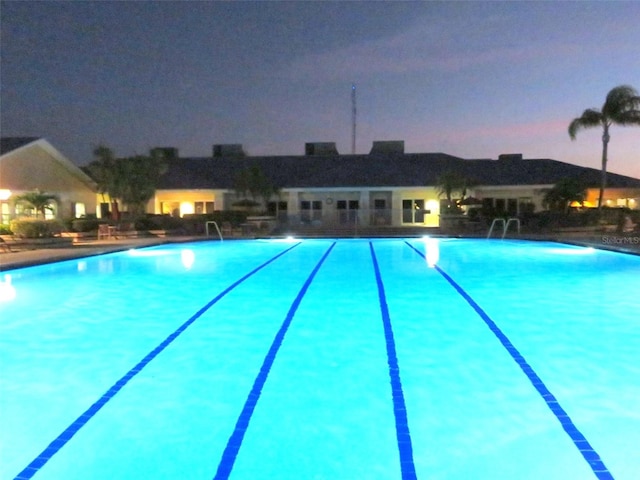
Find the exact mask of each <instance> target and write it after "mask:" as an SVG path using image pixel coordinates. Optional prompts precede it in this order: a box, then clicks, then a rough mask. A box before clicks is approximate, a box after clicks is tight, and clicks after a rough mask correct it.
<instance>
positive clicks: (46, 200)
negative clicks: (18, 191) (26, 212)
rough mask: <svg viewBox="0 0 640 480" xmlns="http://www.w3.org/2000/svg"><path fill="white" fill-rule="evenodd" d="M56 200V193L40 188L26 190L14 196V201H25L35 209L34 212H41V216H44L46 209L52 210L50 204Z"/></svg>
mask: <svg viewBox="0 0 640 480" xmlns="http://www.w3.org/2000/svg"><path fill="white" fill-rule="evenodd" d="M58 201H59V199H58V196H57V195H54V194H51V193H45V192H41V191H40V190H34V191H33V192H26V193H23V194H22V195H19V196H17V197H16V203H26V204H27V205H29V206H31V207H32V208H33V209H34V210H35V211H36V214H37V213H40V214H42V218H45V217H46V213H47V210H50V211H53V210H54V207H53V206H52V204H53V203H55V202H58Z"/></svg>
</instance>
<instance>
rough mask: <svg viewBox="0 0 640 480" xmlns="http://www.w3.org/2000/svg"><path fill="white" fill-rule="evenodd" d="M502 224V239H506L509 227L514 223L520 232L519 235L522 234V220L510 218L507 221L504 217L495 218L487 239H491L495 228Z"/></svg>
mask: <svg viewBox="0 0 640 480" xmlns="http://www.w3.org/2000/svg"><path fill="white" fill-rule="evenodd" d="M499 223H501V224H502V236H501V237H500V238H501V239H504V237H505V236H506V235H507V231H508V230H509V225H511V224H512V223H514V224H515V225H516V227H517V230H518V234H520V219H519V218H517V217H510V218H508V219H507V220H505V219H504V218H502V217H497V218H494V219H493V221H492V222H491V227H489V233H487V238H491V234H492V233H493V229H494V227H495V226H496V225H497V224H499Z"/></svg>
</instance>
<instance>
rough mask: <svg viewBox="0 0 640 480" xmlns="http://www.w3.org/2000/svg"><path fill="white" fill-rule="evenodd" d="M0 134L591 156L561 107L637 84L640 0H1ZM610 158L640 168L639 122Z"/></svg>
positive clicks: (116, 145)
mask: <svg viewBox="0 0 640 480" xmlns="http://www.w3.org/2000/svg"><path fill="white" fill-rule="evenodd" d="M0 15H1V21H2V31H1V35H2V37H1V41H2V43H1V48H2V52H1V56H0V61H1V65H0V66H1V70H0V74H1V79H0V80H1V86H2V89H1V98H0V100H1V105H0V107H1V120H2V123H1V125H0V127H1V128H2V135H3V136H32V135H33V136H43V137H45V138H47V139H48V140H49V141H50V142H51V143H52V144H53V145H54V146H55V147H56V148H58V149H59V150H60V151H62V152H63V153H64V154H65V155H67V156H68V157H69V158H70V159H72V160H73V161H75V162H76V163H78V164H84V163H87V162H88V161H90V160H91V151H92V149H93V147H94V146H95V145H97V144H100V143H104V144H106V145H108V146H110V147H112V148H113V149H114V150H115V152H116V154H117V155H119V156H126V155H132V154H134V153H146V152H147V151H148V149H149V148H150V147H153V146H174V147H177V148H178V149H179V150H180V154H181V156H206V155H210V153H211V145H212V144H214V143H242V144H243V145H244V147H245V150H246V151H247V153H249V154H251V155H268V154H274V155H280V154H282V155H287V154H296V155H299V154H303V153H304V143H305V142H312V141H316V142H336V144H337V146H338V150H339V152H340V153H350V152H351V84H352V82H355V84H356V85H357V110H358V115H357V145H356V151H357V153H367V152H368V151H369V150H370V148H371V143H372V142H373V141H374V140H404V141H405V150H406V151H407V152H445V153H449V154H452V155H458V156H461V157H465V158H497V156H498V155H499V154H501V153H523V154H524V156H525V158H538V157H543V158H554V159H557V160H562V161H566V162H570V163H575V164H579V165H586V166H592V167H596V168H599V167H600V155H601V141H600V137H601V131H600V130H599V129H592V130H586V131H583V132H580V133H579V134H578V138H577V140H576V141H574V142H572V141H571V140H570V139H569V136H568V134H567V126H568V124H569V122H570V121H571V120H572V119H573V118H574V117H576V116H579V115H580V114H581V113H582V111H583V110H584V109H585V108H589V107H595V108H600V107H601V106H602V103H603V102H604V99H605V96H606V94H607V92H608V91H609V90H610V89H611V88H613V87H615V86H617V85H621V84H630V85H632V86H634V87H635V88H636V89H640V28H639V27H638V25H639V24H640V2H638V1H631V2H585V1H583V2H443V3H440V2H331V3H329V2H195V1H181V2H166V1H164V2H145V1H136V2H108V1H102V2H81V1H74V2H56V1H51V2H34V1H20V2H18V1H12V2H4V1H3V2H2V10H1V11H0ZM609 153H610V163H609V170H610V171H612V172H616V173H622V174H626V175H631V176H635V177H638V178H640V128H638V127H626V128H623V127H614V128H613V130H612V133H611V144H610V151H609Z"/></svg>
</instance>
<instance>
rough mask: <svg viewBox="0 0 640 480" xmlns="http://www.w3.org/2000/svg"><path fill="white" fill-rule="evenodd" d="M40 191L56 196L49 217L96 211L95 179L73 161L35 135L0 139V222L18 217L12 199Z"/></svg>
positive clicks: (20, 209)
mask: <svg viewBox="0 0 640 480" xmlns="http://www.w3.org/2000/svg"><path fill="white" fill-rule="evenodd" d="M34 190H40V191H41V192H43V193H47V194H53V195H56V196H57V197H58V202H55V203H54V204H53V205H52V206H53V211H51V212H47V216H48V217H49V218H78V217H81V216H83V215H85V214H87V213H95V212H96V202H97V194H96V192H97V190H96V184H95V182H94V181H93V180H92V179H91V178H90V177H89V176H88V175H86V174H85V173H84V172H83V171H82V170H81V169H80V168H79V167H78V166H77V165H76V164H74V163H73V162H72V161H71V160H69V159H68V158H67V157H65V156H64V155H63V154H62V153H60V152H59V151H58V150H56V149H55V148H54V147H53V146H52V145H51V144H50V143H49V142H48V141H47V140H45V139H44V138H37V137H3V138H2V139H0V223H3V224H8V223H9V221H10V220H11V219H13V218H15V217H16V216H21V215H23V214H25V213H28V212H25V211H23V210H24V208H25V206H24V205H20V204H16V202H15V198H16V197H17V196H19V195H22V194H24V193H27V192H32V191H34Z"/></svg>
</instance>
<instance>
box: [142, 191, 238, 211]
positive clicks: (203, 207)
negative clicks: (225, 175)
mask: <svg viewBox="0 0 640 480" xmlns="http://www.w3.org/2000/svg"><path fill="white" fill-rule="evenodd" d="M214 209H215V210H225V209H227V208H226V206H225V202H224V190H157V191H156V194H155V196H154V198H153V199H152V200H150V201H149V203H148V204H147V212H151V213H155V214H164V215H173V216H180V217H182V216H184V215H188V214H192V213H210V212H211V211H213V210H214Z"/></svg>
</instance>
